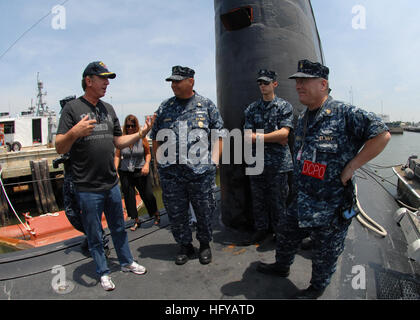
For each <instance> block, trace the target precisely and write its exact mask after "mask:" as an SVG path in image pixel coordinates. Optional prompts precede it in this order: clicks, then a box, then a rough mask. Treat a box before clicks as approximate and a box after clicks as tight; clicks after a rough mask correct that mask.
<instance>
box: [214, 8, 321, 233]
mask: <svg viewBox="0 0 420 320" xmlns="http://www.w3.org/2000/svg"><path fill="white" fill-rule="evenodd" d="M214 7H215V35H216V80H217V105H218V107H219V109H220V113H221V115H222V117H223V119H224V123H225V127H226V129H228V130H229V131H231V130H233V129H235V128H238V129H241V130H242V128H243V124H244V110H245V108H246V107H247V106H248V105H249V104H250V103H251V102H253V101H255V100H257V99H258V98H259V97H260V92H259V89H258V86H257V83H256V75H257V72H258V70H259V69H269V70H274V71H276V73H277V81H278V83H279V85H278V87H277V89H276V94H277V96H279V97H281V98H283V99H285V100H287V101H289V102H290V103H291V104H292V105H293V107H294V114H295V116H296V115H297V114H298V113H299V112H300V111H302V110H303V109H304V106H303V105H301V104H300V102H299V100H298V96H297V94H296V90H295V83H294V81H291V80H289V79H288V76H289V75H291V74H293V73H295V72H296V68H297V63H298V61H299V60H301V59H309V60H311V61H317V62H321V63H324V57H323V52H322V47H321V41H320V38H319V35H318V30H317V27H316V22H315V18H314V14H313V10H312V5H311V3H310V1H309V0H287V1H286V0H229V1H226V0H215V1H214ZM223 152H230V153H231V155H230V159H234V157H233V147H232V144H231V150H223ZM242 163H243V164H239V165H238V164H224V163H222V166H221V170H220V179H221V192H222V203H221V214H222V222H223V223H224V224H225V225H226V226H229V227H233V228H238V229H239V228H241V227H246V228H248V227H251V226H252V225H253V218H252V211H251V207H252V206H251V202H250V201H251V197H250V188H249V180H248V177H247V176H246V175H245V165H244V161H242ZM262 209H263V208H262Z"/></svg>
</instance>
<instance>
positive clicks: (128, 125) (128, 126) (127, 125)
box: [125, 124, 136, 129]
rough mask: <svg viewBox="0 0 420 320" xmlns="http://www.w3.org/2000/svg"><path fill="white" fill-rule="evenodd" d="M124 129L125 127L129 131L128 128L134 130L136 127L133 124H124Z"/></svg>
mask: <svg viewBox="0 0 420 320" xmlns="http://www.w3.org/2000/svg"><path fill="white" fill-rule="evenodd" d="M125 127H126V128H127V129H129V128H135V127H136V125H135V124H126V125H125Z"/></svg>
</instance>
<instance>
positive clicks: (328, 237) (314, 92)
mask: <svg viewBox="0 0 420 320" xmlns="http://www.w3.org/2000/svg"><path fill="white" fill-rule="evenodd" d="M328 74H329V69H328V68H327V67H325V66H323V65H321V64H319V63H313V62H310V61H308V60H301V61H299V63H298V72H297V73H296V74H294V75H292V76H291V77H290V79H296V90H297V93H298V95H299V100H300V102H301V103H302V104H304V105H306V106H307V107H308V109H307V110H306V111H305V112H303V113H302V114H301V115H300V117H299V119H298V123H297V127H296V131H295V145H294V154H293V160H294V188H293V190H294V192H295V194H294V200H293V202H292V204H291V205H290V207H289V208H288V211H287V215H286V216H285V217H284V223H282V224H280V225H279V233H278V236H279V239H278V241H277V249H276V262H275V263H273V264H265V263H260V264H259V265H258V267H257V270H258V271H260V272H263V273H268V274H276V275H278V276H282V277H287V276H288V275H289V269H290V265H291V264H292V263H293V260H294V256H295V254H296V252H297V250H298V248H299V245H300V243H301V241H302V239H303V238H305V237H307V236H309V237H310V238H311V239H312V241H313V258H312V279H311V285H310V286H309V287H308V288H307V289H305V290H301V291H300V292H298V293H297V294H296V295H295V296H294V297H295V298H299V299H316V298H318V297H320V296H321V295H322V294H323V292H324V290H325V288H326V287H327V286H328V284H329V283H330V281H331V277H332V275H333V273H334V272H335V270H336V265H337V260H338V257H339V256H340V254H341V253H342V252H343V249H344V241H345V237H346V235H347V230H348V227H349V225H350V223H351V218H345V217H343V212H344V208H351V207H352V205H353V204H354V199H350V202H346V196H345V195H346V193H348V189H352V188H353V184H352V182H351V179H352V177H353V174H354V172H355V170H357V169H359V168H360V167H361V166H363V165H364V164H365V163H366V162H368V161H370V160H371V159H373V158H374V157H376V156H377V155H378V154H379V153H381V152H382V150H383V149H384V148H385V146H386V144H387V143H388V141H389V139H390V137H391V136H390V133H389V132H388V128H387V127H386V125H385V124H384V123H383V122H382V121H381V120H380V119H379V118H378V117H377V116H375V115H374V114H373V113H368V112H366V111H364V110H361V109H359V108H357V107H355V106H352V105H349V104H347V103H344V102H340V101H336V100H334V99H333V98H332V97H331V96H329V91H330V90H329V84H328ZM362 147H363V148H362ZM361 148H362V149H361ZM359 150H360V152H359ZM350 198H351V197H350Z"/></svg>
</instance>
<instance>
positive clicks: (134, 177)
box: [119, 170, 157, 219]
mask: <svg viewBox="0 0 420 320" xmlns="http://www.w3.org/2000/svg"><path fill="white" fill-rule="evenodd" d="M119 174H120V181H121V189H122V192H123V194H124V201H125V207H126V209H127V214H128V216H129V217H130V218H131V219H136V218H137V217H138V213H137V206H136V194H135V190H134V187H135V188H136V189H137V190H138V191H139V193H140V197H141V199H142V200H143V202H144V205H145V206H146V209H147V212H148V213H149V216H150V217H152V216H153V215H154V214H155V212H157V204H156V198H155V196H154V195H153V187H152V181H151V179H150V173H149V174H148V175H147V176H142V175H140V172H137V171H136V172H128V171H121V170H119Z"/></svg>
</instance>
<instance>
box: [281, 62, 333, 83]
mask: <svg viewBox="0 0 420 320" xmlns="http://www.w3.org/2000/svg"><path fill="white" fill-rule="evenodd" d="M329 73H330V69H328V67H326V66H323V65H322V64H320V63H319V62H311V61H309V60H306V59H305V60H299V62H298V70H297V73H295V74H293V75H291V76H290V77H289V79H296V78H323V79H325V80H328V75H329Z"/></svg>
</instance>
